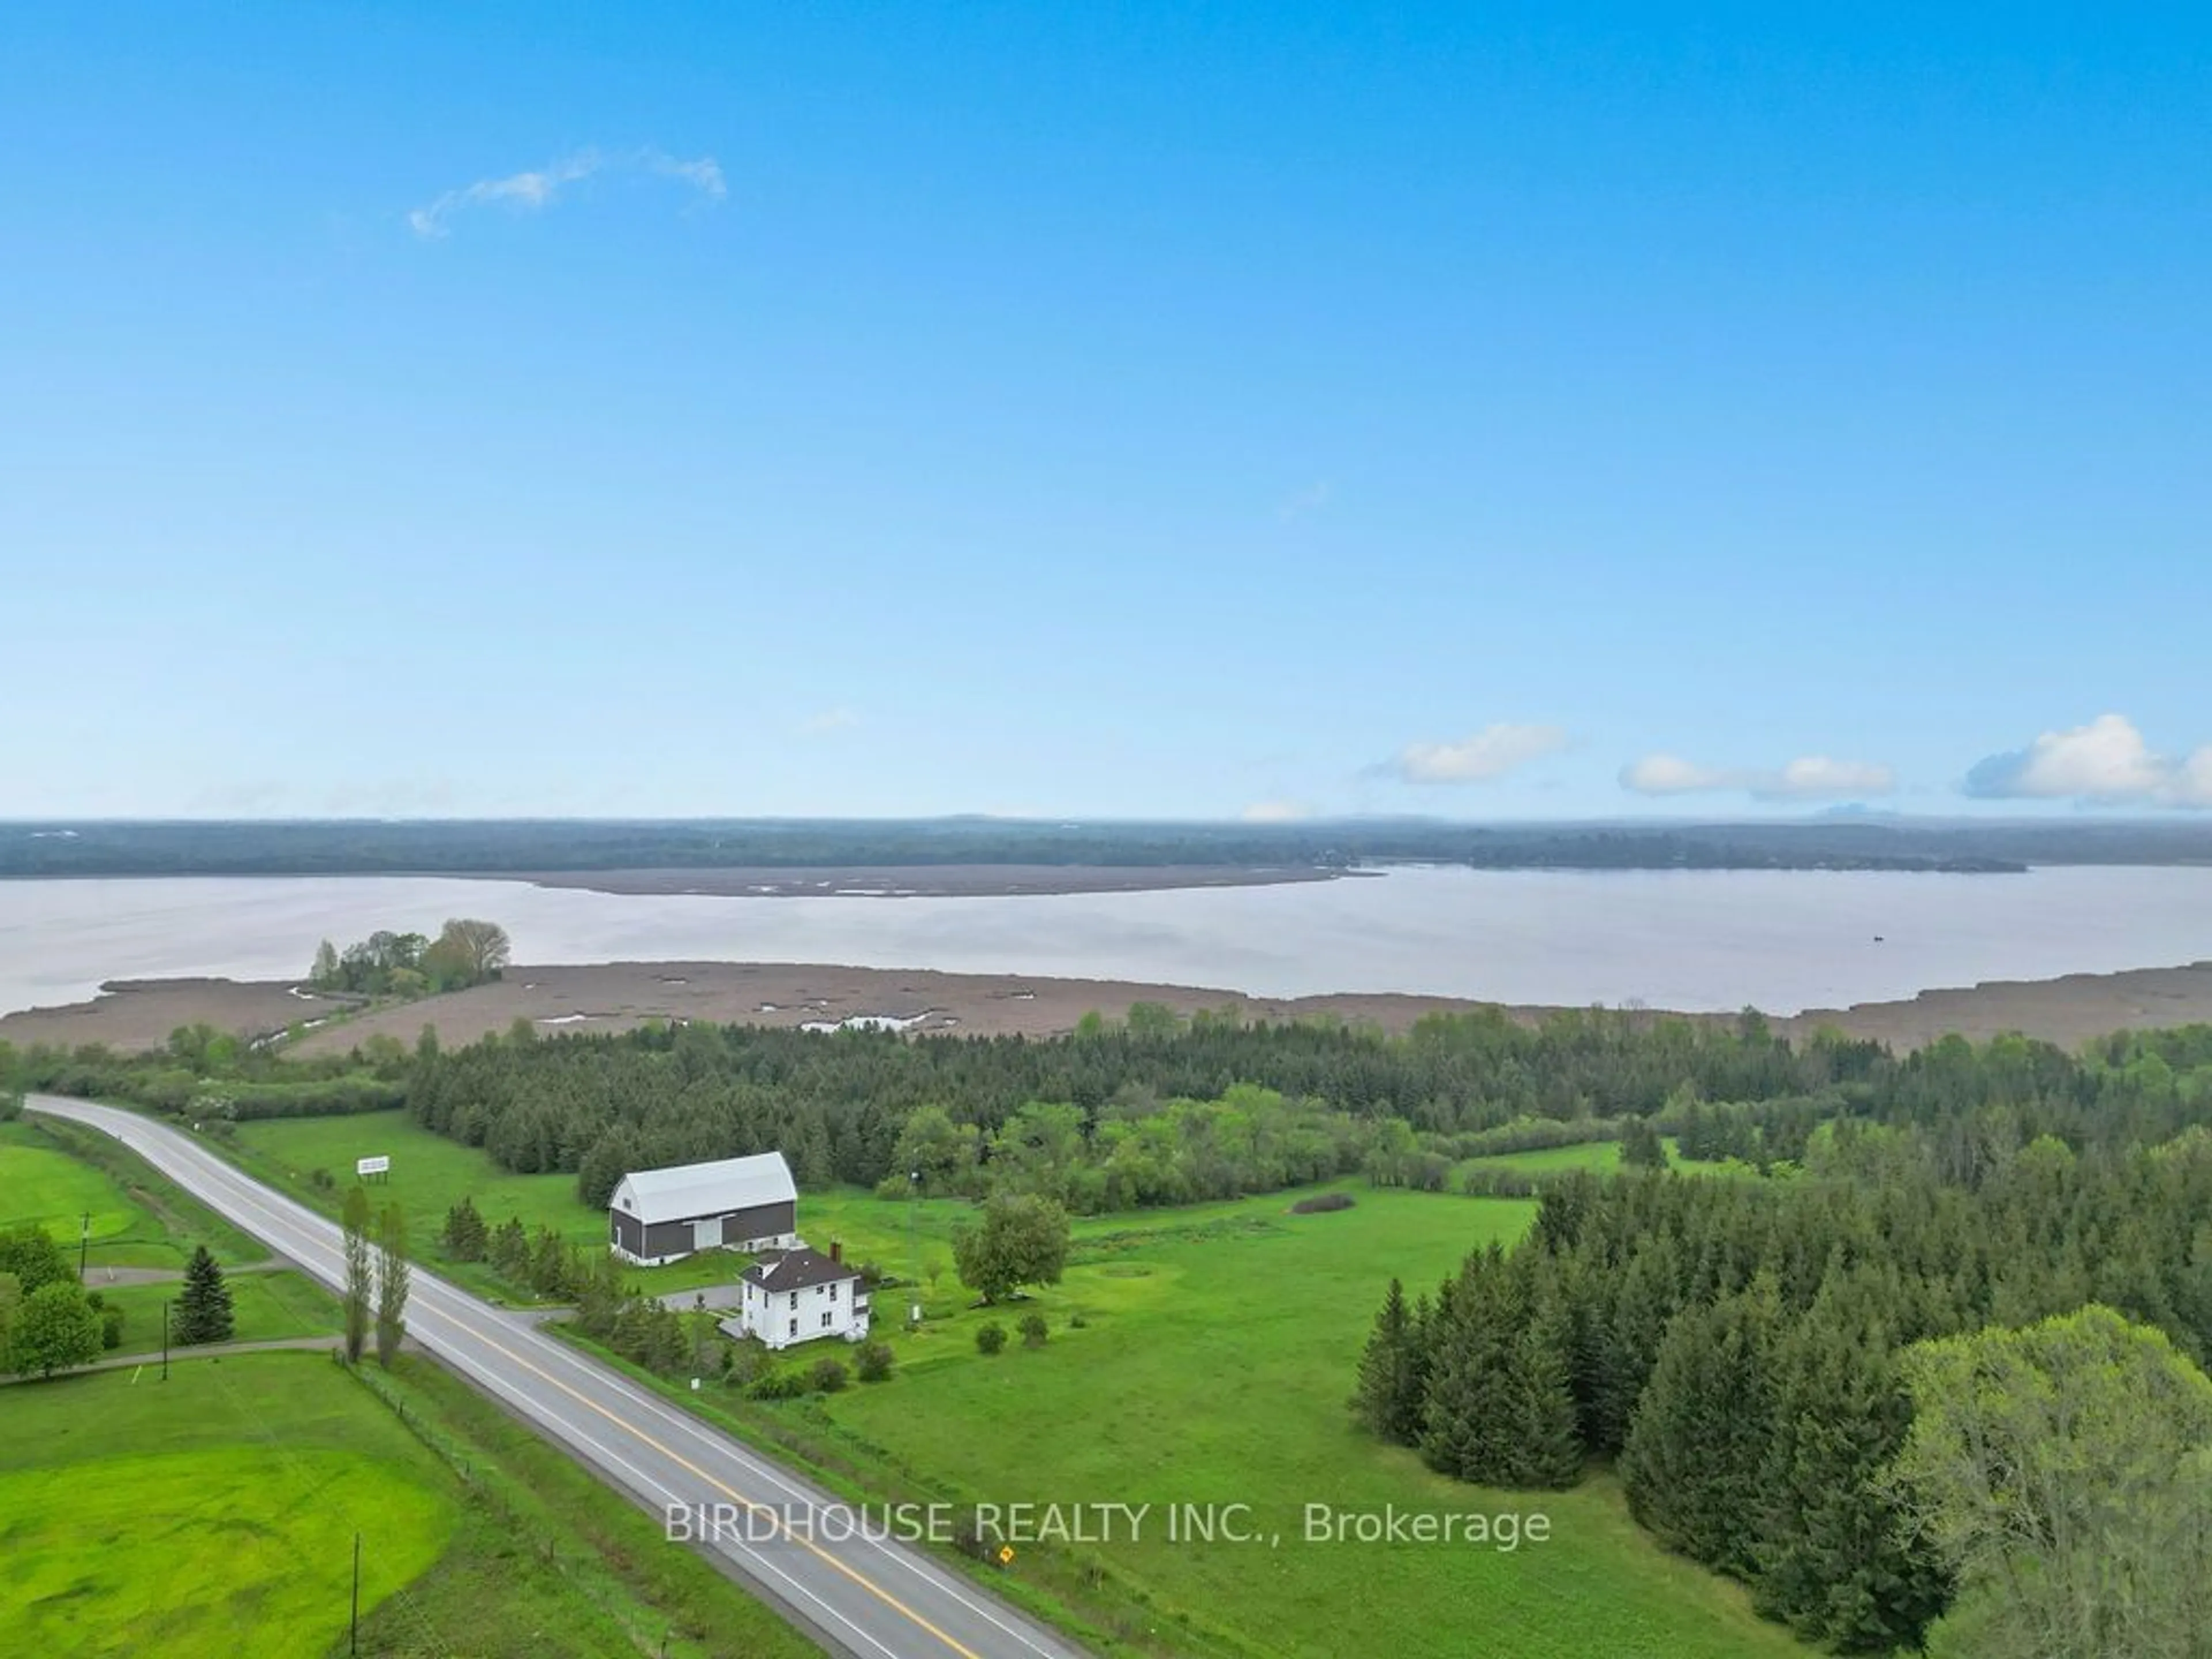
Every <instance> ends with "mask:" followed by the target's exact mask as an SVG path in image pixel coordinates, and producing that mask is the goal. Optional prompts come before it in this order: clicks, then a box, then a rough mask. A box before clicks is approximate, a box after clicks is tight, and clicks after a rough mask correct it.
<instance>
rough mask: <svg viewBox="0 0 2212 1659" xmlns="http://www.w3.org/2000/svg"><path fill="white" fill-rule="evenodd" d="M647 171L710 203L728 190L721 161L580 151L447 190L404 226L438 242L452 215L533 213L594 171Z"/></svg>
mask: <svg viewBox="0 0 2212 1659" xmlns="http://www.w3.org/2000/svg"><path fill="white" fill-rule="evenodd" d="M598 173H653V174H656V175H658V176H659V177H661V178H666V179H680V180H682V181H683V182H684V183H685V184H688V185H690V186H691V187H692V188H693V189H695V190H696V191H698V192H699V193H700V194H701V195H702V196H703V197H706V198H707V199H708V201H712V202H719V201H720V200H722V199H723V197H726V196H727V195H728V194H729V193H730V192H729V186H728V185H726V183H725V182H724V180H723V178H722V169H721V166H720V163H719V162H717V161H715V160H714V157H713V156H711V155H702V156H700V157H699V158H698V159H697V160H696V161H684V160H681V159H680V158H678V157H677V156H673V155H664V154H663V153H662V152H660V151H659V150H657V149H641V150H633V151H629V152H628V153H626V154H623V155H605V154H604V153H603V152H601V151H599V150H596V149H580V150H578V151H576V152H575V153H574V155H565V156H563V157H562V158H561V159H560V160H559V161H554V162H551V163H550V164H549V165H547V166H545V167H535V168H532V169H531V170H529V171H528V172H525V173H509V174H507V176H506V177H505V178H503V179H477V181H476V183H474V184H472V185H463V186H461V188H459V190H449V191H447V192H446V193H445V194H444V195H442V196H441V197H438V199H437V200H436V201H435V202H433V203H431V204H429V205H428V207H419V208H416V210H414V211H413V212H411V213H410V214H409V215H408V216H407V222H408V224H409V225H410V227H411V228H413V230H414V232H415V234H416V235H417V236H422V237H425V238H429V239H434V240H435V239H436V238H438V237H442V236H445V235H447V234H449V233H448V230H447V224H448V222H449V221H451V220H452V219H453V216H455V215H456V214H459V213H461V212H464V211H465V210H468V209H470V208H477V207H505V208H507V209H509V210H513V211H517V212H536V211H538V210H540V209H544V208H548V207H550V206H552V205H553V204H555V203H556V202H557V201H559V200H560V198H561V193H562V191H564V190H565V189H567V188H568V186H569V185H573V184H576V183H578V182H580V181H581V180H583V179H589V178H591V177H592V176H593V175H595V174H598Z"/></svg>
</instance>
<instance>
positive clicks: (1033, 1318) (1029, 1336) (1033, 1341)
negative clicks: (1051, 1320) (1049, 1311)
mask: <svg viewBox="0 0 2212 1659" xmlns="http://www.w3.org/2000/svg"><path fill="white" fill-rule="evenodd" d="M1021 1332H1022V1345H1023V1346H1024V1347H1030V1348H1042V1346H1044V1340H1045V1338H1046V1337H1047V1336H1048V1335H1049V1334H1051V1333H1050V1331H1049V1329H1048V1328H1047V1327H1046V1325H1045V1322H1044V1316H1043V1315H1042V1314H1041V1313H1026V1314H1024V1315H1023V1316H1022V1324H1021Z"/></svg>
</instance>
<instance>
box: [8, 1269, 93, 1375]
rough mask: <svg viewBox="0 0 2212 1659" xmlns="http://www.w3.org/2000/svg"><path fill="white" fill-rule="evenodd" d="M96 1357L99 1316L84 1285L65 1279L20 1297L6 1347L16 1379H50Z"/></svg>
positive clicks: (86, 1363)
mask: <svg viewBox="0 0 2212 1659" xmlns="http://www.w3.org/2000/svg"><path fill="white" fill-rule="evenodd" d="M97 1358H100V1314H99V1311H98V1310H96V1309H94V1307H93V1305H92V1303H91V1300H90V1299H89V1298H88V1297H87V1296H86V1295H85V1293H84V1286H83V1285H78V1284H75V1283H72V1282H70V1281H67V1280H64V1281H62V1282H59V1283H56V1284H52V1285H41V1286H40V1288H39V1289H38V1290H36V1291H33V1292H32V1293H31V1294H30V1295H28V1296H27V1297H24V1298H23V1302H22V1305H21V1308H20V1309H19V1310H17V1312H16V1314H15V1328H14V1331H13V1334H12V1335H11V1338H10V1340H9V1356H8V1363H9V1369H10V1370H14V1371H15V1374H16V1375H17V1376H29V1375H31V1373H32V1372H33V1371H36V1372H37V1373H38V1374H39V1375H40V1376H52V1375H53V1374H54V1373H55V1372H56V1371H61V1370H70V1368H71V1367H73V1366H76V1365H88V1364H91V1363H92V1362H93V1361H94V1360H95V1359H97Z"/></svg>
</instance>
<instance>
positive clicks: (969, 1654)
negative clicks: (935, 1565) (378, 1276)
mask: <svg viewBox="0 0 2212 1659" xmlns="http://www.w3.org/2000/svg"><path fill="white" fill-rule="evenodd" d="M93 1127H95V1128H97V1127H100V1126H99V1125H97V1124H94V1126H93ZM114 1139H118V1140H123V1141H124V1144H125V1146H128V1145H130V1143H129V1141H128V1140H127V1139H125V1137H123V1136H120V1135H116V1136H114ZM134 1150H136V1149H134ZM191 1151H192V1152H196V1153H197V1154H198V1155H199V1156H200V1157H202V1158H210V1156H211V1155H210V1154H209V1153H206V1152H202V1151H201V1150H200V1149H199V1148H198V1147H193V1148H191ZM142 1156H143V1154H142ZM156 1167H159V1166H158V1165H157V1166H156ZM220 1167H221V1170H222V1174H223V1175H225V1176H231V1175H237V1176H238V1178H239V1180H240V1182H241V1183H243V1182H246V1181H247V1180H249V1179H250V1177H247V1176H244V1175H243V1174H242V1173H240V1172H238V1171H234V1170H231V1169H230V1168H229V1166H228V1165H227V1164H224V1165H221V1166H220ZM234 1196H235V1197H236V1198H237V1200H238V1201H239V1202H240V1203H242V1204H244V1205H246V1206H248V1207H250V1208H252V1209H255V1210H258V1211H259V1212H261V1213H262V1214H263V1215H264V1216H266V1217H268V1218H270V1219H271V1220H275V1221H278V1222H281V1223H283V1224H285V1225H289V1226H295V1227H296V1226H298V1225H300V1224H299V1223H298V1222H297V1221H296V1220H294V1219H293V1218H290V1217H289V1216H286V1215H284V1214H283V1212H279V1211H276V1210H272V1209H270V1207H269V1206H267V1205H265V1204H264V1203H262V1202H261V1201H260V1200H259V1199H258V1196H257V1195H256V1194H254V1193H253V1192H252V1190H250V1188H249V1189H246V1190H241V1191H240V1192H239V1193H237V1194H235V1195H234ZM312 1219H313V1220H315V1221H320V1222H321V1223H322V1225H325V1226H329V1225H331V1223H330V1222H329V1221H327V1220H325V1218H322V1217H319V1216H316V1217H313V1218H312ZM268 1242H269V1243H272V1244H273V1243H276V1241H275V1240H274V1239H271V1240H269V1241H268ZM316 1243H317V1245H318V1247H319V1248H320V1249H330V1248H331V1247H330V1246H329V1245H328V1244H325V1243H323V1242H322V1241H321V1240H319V1239H318V1240H316ZM438 1288H439V1289H441V1290H450V1291H453V1295H454V1296H456V1297H465V1295H466V1294H467V1292H465V1291H461V1290H459V1289H458V1288H456V1287H453V1286H450V1285H443V1284H441V1285H439V1286H438ZM423 1311H424V1312H426V1313H428V1314H429V1315H431V1316H433V1317H434V1318H437V1319H442V1320H444V1321H446V1322H447V1323H448V1324H450V1325H452V1326H453V1327H454V1328H456V1329H457V1330H459V1332H461V1334H463V1335H465V1336H466V1337H469V1338H471V1339H473V1340H476V1341H478V1342H481V1343H483V1345H484V1346H486V1347H488V1348H489V1349H491V1350H492V1351H493V1352H495V1353H499V1354H503V1355H505V1356H506V1357H507V1358H508V1359H509V1360H511V1361H512V1362H513V1364H516V1365H519V1366H520V1367H521V1368H522V1369H523V1370H526V1371H528V1372H530V1373H531V1374H532V1376H536V1377H538V1378H539V1379H541V1380H542V1381H544V1382H546V1383H550V1384H551V1385H552V1386H553V1387H555V1388H556V1389H560V1390H561V1392H562V1393H563V1394H565V1395H568V1397H569V1398H570V1399H571V1400H574V1401H575V1402H576V1403H577V1404H578V1405H580V1406H586V1407H590V1408H591V1409H592V1411H595V1412H597V1413H599V1415H600V1416H602V1417H604V1418H605V1419H607V1421H608V1422H610V1423H611V1424H613V1425H615V1426H616V1427H617V1428H618V1429H620V1430H622V1431H623V1432H624V1433H626V1434H629V1435H631V1436H633V1437H635V1438H636V1439H638V1440H641V1441H643V1442H644V1443H646V1444H647V1445H648V1446H650V1447H652V1448H653V1449H654V1450H655V1451H657V1452H659V1454H660V1455H662V1456H663V1457H665V1458H666V1459H667V1460H668V1461H669V1462H671V1463H674V1464H675V1465H676V1466H677V1467H678V1468H682V1469H684V1470H686V1471H688V1472H689V1473H690V1474H692V1475H693V1476H695V1477H696V1478H697V1479H698V1480H703V1481H704V1482H706V1483H707V1485H708V1486H712V1487H713V1488H714V1490H715V1491H716V1492H720V1493H722V1494H723V1495H724V1496H726V1497H728V1498H734V1499H735V1500H736V1501H737V1502H738V1503H739V1504H743V1505H744V1508H745V1509H746V1510H748V1511H749V1512H750V1513H752V1514H754V1515H765V1516H769V1519H770V1521H771V1522H773V1524H774V1525H775V1528H776V1530H777V1531H779V1532H780V1533H781V1534H782V1535H783V1536H784V1537H785V1538H787V1539H788V1540H790V1541H791V1542H793V1543H794V1544H797V1545H799V1547H801V1548H803V1549H805V1550H806V1551H807V1552H808V1553H810V1554H811V1555H813V1556H814V1557H815V1558H816V1559H818V1560H820V1561H821V1562H822V1563H823V1565H826V1566H830V1567H834V1568H836V1570H837V1571H839V1572H842V1573H843V1574H844V1575H845V1577H848V1578H849V1579H851V1580H852V1581H853V1582H854V1583H855V1584H858V1585H859V1586H860V1588H861V1589H864V1590H866V1591H867V1593H868V1594H869V1595H872V1596H874V1597H875V1598H876V1599H877V1600H878V1601H881V1602H882V1603H883V1604H884V1606H885V1607H890V1609H891V1610H892V1611H894V1612H896V1613H900V1614H902V1615H903V1616H904V1617H905V1618H907V1619H908V1620H912V1621H913V1622H914V1623H915V1625H916V1626H919V1627H920V1628H921V1629H923V1630H925V1631H927V1632H929V1633H930V1634H931V1635H932V1636H933V1637H935V1638H937V1639H938V1640H939V1641H940V1642H942V1643H943V1644H945V1646H946V1647H947V1648H949V1649H951V1650H952V1651H953V1652H954V1653H957V1654H958V1655H959V1656H960V1659H982V1656H981V1654H979V1653H977V1652H976V1651H975V1650H974V1649H973V1648H970V1647H969V1646H967V1645H966V1644H963V1643H961V1642H959V1641H957V1640H956V1639H955V1638H952V1637H951V1636H950V1635H948V1634H947V1633H946V1632H944V1631H942V1630H939V1628H938V1627H937V1626H935V1625H933V1624H932V1623H931V1622H930V1621H929V1620H927V1619H925V1618H924V1617H922V1615H921V1613H917V1612H916V1611H915V1609H914V1608H912V1607H908V1605H907V1604H906V1603H905V1602H904V1601H901V1600H899V1598H898V1597H897V1596H896V1595H892V1594H891V1593H890V1591H889V1590H887V1589H884V1587H883V1586H882V1585H881V1584H878V1583H876V1581H875V1580H874V1579H872V1578H871V1577H868V1576H867V1575H866V1573H863V1572H861V1571H859V1570H857V1569H856V1568H854V1567H852V1566H850V1565H848V1564H847V1563H845V1562H843V1561H840V1560H839V1559H837V1558H836V1556H834V1555H832V1554H830V1553H829V1551H827V1550H825V1549H823V1547H821V1546H820V1545H819V1544H817V1543H816V1542H815V1541H813V1540H812V1539H811V1538H802V1537H800V1536H799V1534H797V1533H795V1532H793V1530H792V1529H791V1525H790V1523H789V1522H787V1521H786V1520H785V1519H784V1518H783V1517H782V1516H780V1515H778V1514H777V1513H776V1512H775V1510H773V1509H771V1508H769V1506H768V1505H767V1504H762V1503H759V1502H757V1501H756V1500H755V1499H753V1498H748V1497H746V1496H745V1495H744V1493H743V1492H739V1491H738V1490H737V1488H736V1487H734V1486H730V1485H729V1484H728V1483H727V1482H726V1481H724V1480H720V1478H719V1477H717V1476H715V1475H712V1474H708V1472H707V1471H706V1470H704V1469H702V1468H700V1467H699V1466H698V1465H697V1464H696V1463H694V1462H691V1460H690V1458H688V1457H686V1456H684V1455H683V1453H681V1452H679V1451H677V1450H675V1449H673V1448H671V1447H669V1446H666V1445H664V1444H662V1443H660V1442H659V1441H658V1440H656V1439H654V1438H653V1437H652V1436H651V1435H649V1434H647V1432H646V1431H644V1430H642V1429H641V1428H639V1427H638V1426H637V1425H635V1423H632V1422H630V1421H629V1420H628V1419H625V1418H623V1417H621V1416H619V1415H617V1413H614V1412H611V1411H609V1410H608V1409H607V1408H606V1407H605V1406H602V1405H601V1404H600V1403H599V1401H596V1400H593V1399H592V1398H591V1396H590V1395H586V1394H584V1393H582V1392H580V1390H578V1389H573V1388H571V1387H569V1386H568V1384H567V1383H563V1382H562V1380H561V1379H560V1378H559V1377H557V1376H554V1375H553V1374H552V1373H551V1372H550V1371H547V1370H544V1369H543V1368H542V1367H540V1366H538V1365H533V1364H531V1363H530V1361H528V1360H527V1359H525V1358H523V1357H522V1356H521V1355H520V1354H519V1353H516V1352H514V1351H513V1349H511V1348H509V1347H507V1346H506V1345H505V1344H503V1343H501V1342H498V1341H496V1340H494V1339H492V1338H491V1337H489V1336H486V1335H484V1334H483V1333H482V1332H481V1331H477V1330H475V1329H473V1328H471V1327H470V1326H468V1325H465V1324H463V1323H462V1322H461V1321H459V1319H457V1318H455V1317H454V1316H453V1315H452V1314H449V1313H445V1312H443V1311H441V1310H439V1309H437V1308H435V1307H428V1308H425V1309H424V1310H423Z"/></svg>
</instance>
